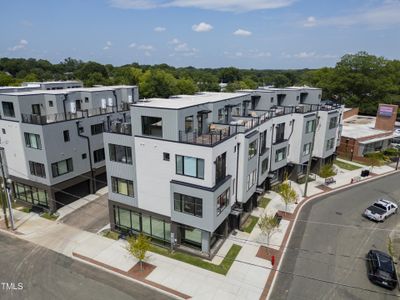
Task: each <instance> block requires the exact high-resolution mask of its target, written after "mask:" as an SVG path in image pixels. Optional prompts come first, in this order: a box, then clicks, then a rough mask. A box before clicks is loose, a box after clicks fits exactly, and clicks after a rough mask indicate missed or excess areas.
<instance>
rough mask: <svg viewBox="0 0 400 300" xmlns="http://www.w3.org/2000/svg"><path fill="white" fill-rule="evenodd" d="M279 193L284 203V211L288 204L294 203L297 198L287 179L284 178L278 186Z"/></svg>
mask: <svg viewBox="0 0 400 300" xmlns="http://www.w3.org/2000/svg"><path fill="white" fill-rule="evenodd" d="M278 193H279V195H281V197H282V201H283V202H284V203H285V211H286V212H287V207H288V205H289V204H292V203H295V202H296V201H297V199H298V196H297V193H296V191H295V190H294V189H293V188H292V187H291V185H290V184H289V181H287V180H285V181H284V182H282V183H281V184H280V186H279V192H278Z"/></svg>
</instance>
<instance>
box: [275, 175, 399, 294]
mask: <svg viewBox="0 0 400 300" xmlns="http://www.w3.org/2000/svg"><path fill="white" fill-rule="evenodd" d="M399 183H400V175H399V174H396V175H392V176H388V177H385V178H382V179H378V180H376V181H372V182H369V183H367V184H363V185H360V186H356V187H354V188H352V189H350V190H347V191H343V192H339V193H336V194H333V195H331V196H329V197H326V198H324V199H320V200H316V201H314V202H310V203H309V204H306V205H305V207H304V208H303V210H302V211H301V213H300V215H299V218H298V221H297V223H296V226H295V228H294V231H293V233H292V237H291V240H290V242H289V244H288V246H287V252H286V255H285V257H284V261H283V263H282V265H281V273H279V275H278V277H277V281H276V283H275V286H274V289H273V290H272V294H271V297H270V299H274V300H275V299H296V300H300V299H394V298H395V296H394V295H395V294H397V295H399V291H398V290H394V291H389V290H385V289H383V288H381V287H378V286H375V285H373V284H372V283H370V282H369V280H368V278H367V274H366V273H367V270H366V262H365V259H364V257H365V255H366V253H367V252H368V251H369V250H370V249H378V250H382V251H385V252H387V245H388V236H389V233H390V232H391V231H392V230H393V229H394V228H395V227H396V225H397V224H398V223H399V222H400V216H399V215H394V216H391V217H390V218H389V219H388V220H386V221H385V222H384V223H374V222H372V221H369V220H366V219H365V218H363V217H362V216H361V213H362V212H363V211H364V209H365V208H366V207H367V206H369V205H370V204H371V203H372V202H373V201H375V200H376V199H377V198H379V197H384V198H386V199H389V200H394V201H396V202H397V203H398V202H399V200H400V184H399Z"/></svg>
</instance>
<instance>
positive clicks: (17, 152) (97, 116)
mask: <svg viewBox="0 0 400 300" xmlns="http://www.w3.org/2000/svg"><path fill="white" fill-rule="evenodd" d="M75 84H79V82H78V83H73V82H64V83H63V82H50V83H44V84H40V87H39V88H38V89H35V90H31V91H23V92H21V91H20V92H0V145H1V147H3V148H4V149H5V154H6V160H7V165H8V172H9V175H10V178H11V179H12V182H13V191H14V197H15V199H19V200H21V201H25V202H27V203H30V204H31V205H35V206H39V207H44V208H47V209H50V210H51V211H55V210H56V209H57V208H59V207H60V206H62V205H65V204H68V203H70V202H72V201H74V200H76V199H77V197H80V196H84V195H86V194H88V193H93V192H94V191H95V190H96V189H98V188H99V187H101V186H102V185H103V186H105V184H106V176H105V159H104V155H105V154H104V145H103V131H104V130H107V129H108V128H109V127H110V126H111V122H113V121H114V120H121V121H124V120H125V121H127V120H128V119H129V117H130V115H129V104H132V103H134V102H136V101H137V100H138V89H137V87H136V86H107V87H94V88H83V87H78V88H74V87H73V86H75ZM37 85H38V84H36V85H35V86H37ZM60 87H61V89H59V88H60ZM63 87H67V88H66V89H62V88H63Z"/></svg>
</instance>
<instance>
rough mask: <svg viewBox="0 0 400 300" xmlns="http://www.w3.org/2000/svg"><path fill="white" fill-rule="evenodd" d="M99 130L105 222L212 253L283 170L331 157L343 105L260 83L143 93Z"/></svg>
mask: <svg viewBox="0 0 400 300" xmlns="http://www.w3.org/2000/svg"><path fill="white" fill-rule="evenodd" d="M130 113H131V124H132V130H123V128H125V129H126V128H129V126H130V123H128V124H123V123H114V124H113V125H112V126H111V127H110V131H109V132H108V133H105V134H104V144H105V154H106V164H107V181H108V184H109V210H110V223H111V227H112V229H116V230H120V231H133V232H143V233H144V234H146V235H148V236H151V237H152V238H153V240H154V241H158V242H160V243H164V244H168V245H169V244H170V243H171V242H172V243H173V245H172V246H174V247H179V248H180V249H182V250H187V251H195V252H196V253H201V254H204V255H205V256H208V257H210V256H212V254H213V253H215V251H216V250H217V249H218V247H219V245H221V241H222V240H223V239H224V237H226V235H227V234H228V232H229V231H230V230H232V229H235V228H238V226H239V224H240V223H241V222H243V220H244V219H245V217H246V215H248V214H249V212H250V211H251V210H252V208H253V207H254V206H255V205H257V196H258V194H259V193H261V192H263V191H264V190H265V189H269V188H270V187H271V185H273V184H274V183H278V182H279V180H282V179H283V178H284V176H285V175H288V176H291V177H292V176H293V177H297V176H299V174H301V173H302V172H304V166H305V164H306V162H307V161H308V160H309V159H310V155H311V142H312V138H313V131H314V129H315V128H316V139H315V140H316V143H315V147H314V151H313V155H312V159H313V166H316V167H317V166H318V165H319V164H321V162H322V163H323V162H324V161H326V160H329V159H331V157H332V156H333V153H334V150H335V147H336V144H337V141H338V134H339V128H340V127H339V126H338V125H339V124H340V120H341V114H342V108H341V107H340V106H336V105H324V104H322V103H321V90H320V89H314V88H305V87H293V88H286V89H274V88H260V89H257V90H249V91H240V92H237V93H199V94H197V95H194V96H185V95H183V96H174V97H171V98H170V99H148V100H144V101H139V102H137V103H135V104H132V105H131V111H130Z"/></svg>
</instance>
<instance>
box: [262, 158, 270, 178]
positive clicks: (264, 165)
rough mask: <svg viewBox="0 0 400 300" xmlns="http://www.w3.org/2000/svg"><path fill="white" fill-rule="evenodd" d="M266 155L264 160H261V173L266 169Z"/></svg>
mask: <svg viewBox="0 0 400 300" xmlns="http://www.w3.org/2000/svg"><path fill="white" fill-rule="evenodd" d="M268 162H269V160H268V157H267V158H264V160H263V161H262V162H261V174H264V173H265V172H266V171H267V170H268Z"/></svg>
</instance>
